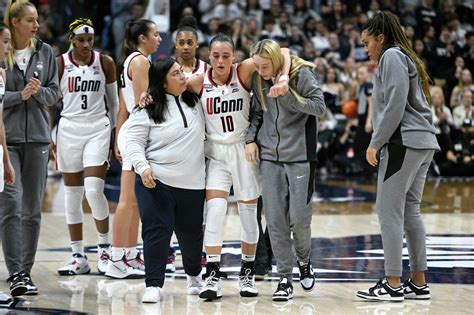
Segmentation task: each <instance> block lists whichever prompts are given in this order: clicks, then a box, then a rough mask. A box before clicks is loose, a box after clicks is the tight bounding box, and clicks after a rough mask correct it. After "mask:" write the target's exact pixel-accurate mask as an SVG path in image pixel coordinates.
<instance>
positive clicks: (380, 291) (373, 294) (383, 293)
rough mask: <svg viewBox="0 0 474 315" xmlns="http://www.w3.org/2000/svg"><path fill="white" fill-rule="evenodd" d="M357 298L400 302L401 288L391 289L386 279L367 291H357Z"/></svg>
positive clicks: (401, 299) (401, 296)
mask: <svg viewBox="0 0 474 315" xmlns="http://www.w3.org/2000/svg"><path fill="white" fill-rule="evenodd" d="M357 296H358V297H360V298H363V299H366V300H370V301H393V302H402V301H403V299H404V295H403V286H400V287H398V288H392V287H391V286H390V285H389V284H388V281H387V278H382V279H380V280H379V281H378V282H377V283H376V284H375V286H373V287H371V288H369V289H368V290H362V291H357Z"/></svg>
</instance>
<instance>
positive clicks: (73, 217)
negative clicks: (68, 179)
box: [64, 186, 84, 224]
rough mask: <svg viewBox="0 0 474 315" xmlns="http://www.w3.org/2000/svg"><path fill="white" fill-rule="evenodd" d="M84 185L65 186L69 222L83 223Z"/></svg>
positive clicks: (65, 205) (67, 221)
mask: <svg viewBox="0 0 474 315" xmlns="http://www.w3.org/2000/svg"><path fill="white" fill-rule="evenodd" d="M83 197H84V186H64V210H65V213H66V223H67V224H79V223H82V220H83V215H82V212H83V211H82V198H83Z"/></svg>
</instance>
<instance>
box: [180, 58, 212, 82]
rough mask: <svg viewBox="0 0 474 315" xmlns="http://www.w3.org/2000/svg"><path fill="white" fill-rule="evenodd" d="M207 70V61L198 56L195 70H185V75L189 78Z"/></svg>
mask: <svg viewBox="0 0 474 315" xmlns="http://www.w3.org/2000/svg"><path fill="white" fill-rule="evenodd" d="M206 70H207V63H205V62H204V61H202V60H201V59H198V58H196V68H194V70H193V71H189V72H186V71H184V77H185V78H186V79H189V78H190V77H192V76H194V75H199V74H203V73H205V72H206Z"/></svg>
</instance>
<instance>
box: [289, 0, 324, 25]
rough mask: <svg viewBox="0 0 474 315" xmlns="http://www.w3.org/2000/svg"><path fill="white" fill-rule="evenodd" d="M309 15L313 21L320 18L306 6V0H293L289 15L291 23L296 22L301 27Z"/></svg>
mask: <svg viewBox="0 0 474 315" xmlns="http://www.w3.org/2000/svg"><path fill="white" fill-rule="evenodd" d="M310 16H311V17H312V18H313V19H314V20H315V21H320V20H321V16H319V14H318V13H316V12H315V11H313V10H312V9H310V8H309V7H308V2H307V1H306V0H294V1H293V12H292V15H291V17H292V19H293V23H296V24H298V26H299V27H303V24H304V22H305V21H306V19H307V18H308V17H310Z"/></svg>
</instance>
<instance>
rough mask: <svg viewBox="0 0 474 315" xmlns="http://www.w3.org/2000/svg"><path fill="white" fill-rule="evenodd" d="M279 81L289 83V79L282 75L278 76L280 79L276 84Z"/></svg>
mask: <svg viewBox="0 0 474 315" xmlns="http://www.w3.org/2000/svg"><path fill="white" fill-rule="evenodd" d="M281 81H289V77H288V75H287V74H283V75H281V76H280V78H279V79H278V82H281Z"/></svg>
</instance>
